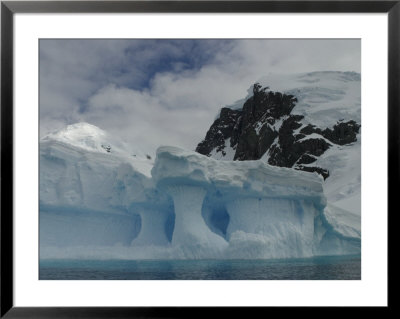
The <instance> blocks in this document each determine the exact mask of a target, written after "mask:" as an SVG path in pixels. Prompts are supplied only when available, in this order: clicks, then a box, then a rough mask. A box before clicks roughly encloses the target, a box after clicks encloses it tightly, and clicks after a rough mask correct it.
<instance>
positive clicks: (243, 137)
mask: <svg viewBox="0 0 400 319" xmlns="http://www.w3.org/2000/svg"><path fill="white" fill-rule="evenodd" d="M268 89H269V88H268V87H266V88H262V87H261V85H260V84H258V83H256V84H254V86H253V96H251V97H250V98H248V99H247V100H246V101H245V103H244V104H243V108H242V110H232V109H229V108H222V109H221V114H220V117H219V118H218V119H216V120H215V121H214V123H213V124H212V125H211V127H210V129H209V130H208V132H207V134H206V137H205V139H204V140H203V141H202V142H200V143H199V144H198V146H197V148H196V151H197V152H199V153H201V154H204V155H207V156H210V155H211V152H212V151H213V150H215V151H216V152H217V153H218V152H220V153H221V154H222V156H225V155H226V150H225V147H226V145H225V141H226V140H227V139H230V145H229V146H230V147H231V148H232V149H233V150H234V152H235V155H234V157H233V159H234V160H239V161H245V160H258V159H260V158H261V157H262V156H263V155H264V154H266V152H268V156H267V162H268V164H270V165H275V166H280V167H293V168H295V169H297V170H303V171H307V172H317V173H318V174H320V175H322V176H323V177H324V179H326V178H327V177H328V176H329V171H327V170H326V169H324V168H320V167H311V166H308V165H309V164H311V163H314V162H315V161H316V160H317V159H318V157H319V156H321V155H322V154H324V152H325V151H326V150H327V149H329V148H330V147H331V146H332V145H334V144H337V145H345V144H349V143H353V142H355V141H357V134H358V133H359V130H360V127H361V126H360V124H358V123H356V122H355V121H352V120H351V121H348V122H344V121H343V120H341V121H338V122H337V124H335V125H334V126H333V128H326V129H324V130H322V129H320V128H318V127H316V126H315V125H312V124H308V125H305V126H303V123H302V120H303V118H304V117H303V116H302V115H294V114H291V112H292V110H293V108H294V107H295V105H296V103H297V98H296V97H295V96H293V95H289V94H283V93H280V92H272V91H269V90H268ZM299 129H300V130H299ZM311 134H318V135H320V136H319V137H318V136H313V137H311V136H310V135H311Z"/></svg>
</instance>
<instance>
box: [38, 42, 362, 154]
mask: <svg viewBox="0 0 400 319" xmlns="http://www.w3.org/2000/svg"><path fill="white" fill-rule="evenodd" d="M87 42H88V43H84V44H82V43H80V44H79V46H78V47H77V44H76V43H70V44H68V45H69V47H68V45H65V44H64V43H62V41H59V42H58V43H55V44H52V45H49V47H50V48H49V49H47V47H46V48H45V49H43V50H42V51H43V58H42V59H41V65H43V68H42V67H41V126H42V132H43V133H45V132H46V131H47V130H48V129H50V127H51V128H55V126H57V125H60V124H61V123H71V122H74V121H83V120H84V121H87V122H90V123H92V124H95V125H98V126H99V127H101V128H103V129H105V130H108V131H110V132H111V133H113V134H116V135H118V136H121V138H123V139H125V140H127V141H128V142H130V143H132V144H134V145H135V148H141V149H142V150H143V151H145V152H148V153H151V154H154V152H155V149H156V147H157V146H159V145H161V144H162V145H166V144H170V145H177V146H181V147H185V148H188V149H194V148H195V147H196V145H197V143H198V142H200V140H201V139H202V138H204V136H205V133H206V132H207V130H208V128H209V126H210V125H211V123H212V122H213V120H214V118H215V115H216V114H217V112H218V110H219V109H220V108H221V107H222V106H224V105H227V104H231V103H232V102H234V101H236V100H238V99H240V98H244V97H245V96H246V94H247V89H248V88H249V86H250V85H251V84H253V83H254V82H256V81H257V80H258V79H259V78H260V77H262V76H264V75H267V74H268V73H280V72H282V73H297V72H309V71H318V70H341V71H357V72H360V68H361V64H360V63H361V47H360V46H361V42H360V41H359V40H238V41H232V42H230V41H204V44H203V45H202V46H201V47H200V48H196V50H197V51H196V50H193V49H192V48H191V47H189V45H188V46H187V47H186V48H183V49H180V45H181V43H180V44H179V45H177V44H176V43H175V44H174V43H172V42H168V41H165V42H164V41H160V42H147V43H142V42H141V43H138V42H136V43H135V45H133V46H132V43H131V42H130V41H123V42H121V43H118V45H111V42H110V41H108V42H107V41H101V42H104V43H103V44H102V43H100V44H99V42H96V41H95V42H96V44H93V42H91V41H87ZM103 49H104V50H103ZM207 50H208V51H207ZM42 51H41V53H42ZM71 52H73V54H69V53H71ZM204 52H207V54H208V55H209V57H208V58H207V59H206V61H205V63H204V61H203V63H204V64H203V65H202V66H201V67H198V66H196V68H193V69H187V68H186V65H187V61H185V55H187V54H198V55H199V57H201V54H202V53H204ZM83 54H88V55H89V56H85V58H82V57H80V55H83ZM163 54H165V55H168V57H169V59H172V58H171V57H173V59H174V60H173V66H172V67H171V69H170V70H169V71H162V72H158V73H157V72H156V73H155V74H154V76H153V77H152V79H151V81H150V83H149V86H145V87H142V88H140V87H137V88H135V87H134V86H133V87H132V85H131V84H132V83H134V84H137V83H139V82H140V81H141V80H143V78H145V77H146V74H145V72H146V68H148V69H151V68H154V67H155V68H157V63H160V59H162V58H163ZM60 55H61V56H60ZM41 56H42V55H41ZM55 56H58V57H59V58H58V59H55V58H54V57H55ZM132 56H134V58H132ZM63 57H65V58H66V60H63ZM179 59H182V61H180V60H179ZM86 62H87V63H86ZM107 63H108V66H107V67H104V64H107ZM121 66H124V68H125V69H126V70H125V71H124V72H121ZM99 70H100V71H99ZM42 71H43V74H42ZM135 81H137V82H135ZM82 109H84V110H85V111H84V112H83V113H82V112H79V110H82Z"/></svg>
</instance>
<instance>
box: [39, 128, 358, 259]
mask: <svg viewBox="0 0 400 319" xmlns="http://www.w3.org/2000/svg"><path fill="white" fill-rule="evenodd" d="M76 130H80V132H79V134H75V133H76V132H74V131H76ZM82 130H83V131H84V132H83V133H84V134H83V133H82V132H81V131H82ZM88 131H89V132H90V134H89V135H90V138H88V137H87V135H88ZM67 133H68V134H67ZM66 136H67V137H66ZM83 136H86V137H85V138H83ZM118 143H119V142H118V141H115V140H113V139H110V138H108V137H107V134H105V133H103V132H102V131H101V130H100V129H97V128H95V127H92V126H91V125H90V124H86V123H84V124H80V125H75V126H74V127H69V128H68V129H67V130H64V133H63V134H56V133H54V134H52V135H50V136H47V137H46V138H43V139H42V140H41V142H40V257H41V258H89V257H90V258H92V259H102V258H121V259H143V258H145V259H202V258H219V259H233V258H235V259H242V258H245V259H265V258H299V257H311V256H316V255H339V254H358V253H360V242H361V231H360V216H358V215H353V214H351V213H349V212H347V211H345V210H343V209H341V208H339V207H336V206H333V205H331V204H328V203H327V200H326V196H325V194H324V190H323V179H322V177H320V176H319V175H318V174H316V173H309V172H304V171H298V170H293V169H290V168H282V167H276V166H270V165H268V164H266V163H265V162H263V161H262V160H256V161H242V162H239V161H218V160H215V159H213V158H209V157H207V156H204V155H201V154H199V153H196V152H193V151H188V150H184V149H181V148H178V147H171V146H162V147H160V148H159V149H158V150H157V155H156V159H155V161H154V163H153V162H151V161H149V160H148V159H146V158H145V157H140V156H139V157H138V156H132V152H129V150H127V148H126V146H124V145H122V144H118ZM101 145H107V147H106V148H104V147H102V146H101Z"/></svg>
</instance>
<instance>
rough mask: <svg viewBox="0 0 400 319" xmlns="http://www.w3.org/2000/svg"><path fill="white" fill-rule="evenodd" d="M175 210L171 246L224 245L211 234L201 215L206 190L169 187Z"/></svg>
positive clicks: (192, 187) (221, 240) (193, 187)
mask: <svg viewBox="0 0 400 319" xmlns="http://www.w3.org/2000/svg"><path fill="white" fill-rule="evenodd" d="M167 191H168V193H169V194H170V195H171V196H172V198H173V201H174V208H175V227H174V232H173V235H172V244H173V245H182V246H188V245H192V246H193V245H204V244H206V245H211V246H218V244H220V243H226V242H225V240H224V239H222V238H221V237H220V236H218V235H216V234H215V233H213V232H212V231H211V230H210V229H209V228H208V226H207V224H206V223H205V222H204V219H203V217H202V215H201V210H202V206H203V200H204V197H205V195H206V190H205V189H204V188H203V187H200V186H185V185H182V186H169V187H168V189H167Z"/></svg>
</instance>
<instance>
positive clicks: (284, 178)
mask: <svg viewBox="0 0 400 319" xmlns="http://www.w3.org/2000/svg"><path fill="white" fill-rule="evenodd" d="M151 174H152V177H153V180H154V182H155V183H156V184H157V185H158V186H159V187H163V186H168V185H169V184H172V183H174V184H176V183H179V184H185V185H188V186H190V185H197V186H202V187H204V188H205V189H207V190H208V191H212V190H213V191H215V192H219V193H221V194H223V195H227V196H228V195H229V194H230V195H231V196H233V197H235V198H236V197H237V196H241V195H244V196H246V197H249V196H250V197H251V196H253V197H259V196H261V197H267V198H268V197H273V198H276V197H278V198H291V199H293V198H295V199H298V200H303V199H304V200H309V201H312V202H313V203H314V204H315V205H316V206H317V207H318V208H319V209H323V208H324V207H325V206H326V198H325V196H324V193H323V188H322V182H323V179H322V178H321V177H320V176H319V175H318V174H315V173H308V172H303V171H296V170H293V169H290V168H283V167H276V166H271V165H268V164H266V163H265V162H263V161H261V160H258V161H217V160H214V159H212V158H209V157H207V156H204V155H201V154H199V153H196V152H192V151H187V150H183V149H180V148H178V147H172V146H162V147H160V148H158V150H157V157H156V161H155V165H154V167H153V169H152V171H151Z"/></svg>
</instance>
